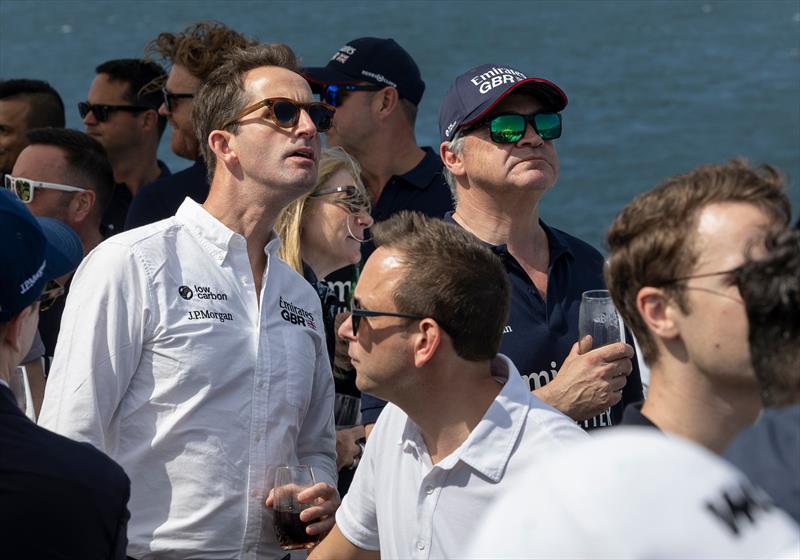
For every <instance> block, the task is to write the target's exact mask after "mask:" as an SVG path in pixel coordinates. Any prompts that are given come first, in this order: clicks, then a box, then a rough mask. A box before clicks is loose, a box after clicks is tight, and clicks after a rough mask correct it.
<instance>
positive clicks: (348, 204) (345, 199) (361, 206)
mask: <svg viewBox="0 0 800 560" xmlns="http://www.w3.org/2000/svg"><path fill="white" fill-rule="evenodd" d="M337 193H344V196H341V197H337V198H336V200H334V201H333V204H336V205H338V206H341V207H342V208H344V209H345V210H346V211H347V212H349V213H350V214H358V213H359V212H369V211H370V207H371V204H370V201H369V199H368V198H367V197H366V196H364V194H363V193H362V192H361V191H359V190H358V188H356V186H355V185H345V186H341V187H330V188H328V189H323V190H321V191H317V192H315V193H313V194H312V195H311V196H310V198H322V197H323V196H328V195H331V194H337Z"/></svg>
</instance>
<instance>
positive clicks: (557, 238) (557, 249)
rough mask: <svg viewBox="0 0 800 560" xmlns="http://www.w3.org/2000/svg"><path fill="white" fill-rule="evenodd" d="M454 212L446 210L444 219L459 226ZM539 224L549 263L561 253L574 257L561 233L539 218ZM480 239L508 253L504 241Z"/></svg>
mask: <svg viewBox="0 0 800 560" xmlns="http://www.w3.org/2000/svg"><path fill="white" fill-rule="evenodd" d="M454 214H455V212H448V213H447V214H445V215H444V221H445V222H448V223H451V224H455V225H457V226H458V227H461V224H459V223H458V222H457V221H455V219H454V218H453V215H454ZM539 225H540V226H542V229H543V230H544V233H545V234H546V235H547V244H548V245H549V246H550V262H551V263H554V262H555V261H556V260H557V259H558V258H559V257H560V256H561V255H563V254H568V255H569V256H571V257H572V258H573V259H574V258H575V254H574V253H573V252H572V249H571V248H570V246H569V243H567V241H566V239H565V238H564V236H563V234H562V233H561V232H560V231H558V230H557V229H554V228H551V227H550V226H548V225H547V224H546V223H544V222H543V221H542V220H541V219H540V220H539ZM481 241H482V242H483V244H484V245H486V246H487V247H489V248H490V249H491V250H492V251H493V252H494V253H495V254H497V255H503V254H507V253H508V245H506V244H505V243H501V244H500V245H492V244H491V243H487V242H486V241H483V240H482V239H481Z"/></svg>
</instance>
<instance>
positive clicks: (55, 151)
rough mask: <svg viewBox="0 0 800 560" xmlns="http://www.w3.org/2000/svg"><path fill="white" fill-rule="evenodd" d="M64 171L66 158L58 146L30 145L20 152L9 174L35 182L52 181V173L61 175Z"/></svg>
mask: <svg viewBox="0 0 800 560" xmlns="http://www.w3.org/2000/svg"><path fill="white" fill-rule="evenodd" d="M66 170H67V158H66V154H65V152H64V150H62V149H61V148H59V147H58V146H48V145H45V144H32V145H30V146H26V147H25V149H23V150H22V152H20V154H19V157H18V158H17V161H16V163H15V164H14V169H13V171H12V172H11V174H12V175H14V176H22V177H25V178H26V179H32V180H35V181H54V178H53V176H52V174H53V173H54V172H55V173H58V174H62V173H66ZM59 179H60V178H59Z"/></svg>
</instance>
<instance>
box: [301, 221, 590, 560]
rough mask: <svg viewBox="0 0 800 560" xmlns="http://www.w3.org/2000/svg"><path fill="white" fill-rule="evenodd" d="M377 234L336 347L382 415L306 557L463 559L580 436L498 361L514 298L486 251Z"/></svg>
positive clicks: (390, 227)
mask: <svg viewBox="0 0 800 560" xmlns="http://www.w3.org/2000/svg"><path fill="white" fill-rule="evenodd" d="M374 235H375V241H376V244H377V245H378V248H377V250H376V251H375V252H374V253H373V254H372V255H371V256H370V258H369V259H368V260H367V263H366V265H365V267H364V270H363V272H362V275H361V278H360V280H359V282H358V285H357V287H356V290H355V297H354V299H353V310H352V315H351V316H350V318H349V319H348V320H347V321H345V323H344V324H343V325H342V327H341V328H340V329H339V335H340V336H342V337H343V338H346V339H347V340H348V341H349V355H350V357H351V359H352V361H353V365H354V367H355V368H356V374H357V377H356V383H357V385H358V388H359V389H361V390H362V391H368V392H369V393H371V394H373V395H376V396H378V397H380V398H382V399H385V400H387V401H389V403H390V404H389V405H387V407H386V408H385V409H384V411H383V413H382V414H381V416H380V418H379V419H378V422H377V423H376V424H375V428H374V430H373V432H372V434H371V435H370V439H369V442H368V443H367V447H366V450H365V452H364V456H363V458H362V459H361V462H360V465H359V467H358V470H357V471H356V475H355V478H354V480H353V484H352V486H351V487H350V491H349V493H348V494H347V496H346V497H345V498H344V501H343V503H342V507H341V508H340V509H339V511H338V512H337V514H336V525H335V526H334V528H333V531H332V532H331V533H330V535H328V537H327V538H326V539H325V540H323V541H322V543H321V544H320V545H319V546H318V547H317V548H316V549H315V550H314V551H313V553H312V554H311V558H312V559H327V558H331V559H336V560H342V559H348V558H378V557H379V556H380V557H381V558H441V557H451V558H463V557H464V550H463V546H464V544H465V541H466V540H467V539H466V537H467V536H468V535H470V534H472V533H473V532H474V531H475V530H477V528H478V527H479V525H480V519H481V512H482V511H484V510H485V508H486V507H487V506H489V505H490V504H491V503H492V502H493V500H494V499H495V497H496V496H497V495H498V493H499V492H500V491H501V490H502V489H503V488H506V489H508V488H513V487H514V486H515V485H517V484H519V483H520V482H521V481H522V480H523V479H525V478H526V477H530V476H536V466H535V463H536V461H537V460H538V459H539V458H541V457H545V456H546V455H547V454H549V453H551V452H552V451H553V450H557V449H559V448H562V447H566V446H567V445H568V444H569V443H571V442H572V441H576V440H581V439H584V438H586V437H588V436H586V435H585V433H584V432H583V430H581V429H580V428H579V427H578V426H577V424H575V423H574V422H573V421H571V420H570V419H569V418H568V417H567V416H565V415H563V414H562V413H560V412H559V411H557V410H556V409H554V408H552V407H550V406H549V405H547V404H545V403H543V402H542V401H540V400H539V399H538V398H537V397H536V396H535V395H532V394H531V393H530V391H529V389H528V387H527V386H526V384H525V383H524V381H523V380H522V378H521V377H520V375H519V372H517V370H516V368H515V367H514V365H513V364H512V363H511V361H510V360H509V359H508V358H506V357H505V356H502V355H498V354H497V348H498V346H499V344H500V337H501V336H502V331H503V327H504V326H505V321H506V318H507V315H508V291H509V289H508V280H507V279H506V274H505V271H504V270H503V265H502V264H501V262H500V260H499V259H498V258H497V257H496V256H494V255H493V254H492V253H491V251H490V250H489V249H488V248H487V247H485V246H484V245H483V244H482V243H481V242H480V241H479V240H478V239H476V238H475V237H473V236H472V235H471V234H470V233H467V232H466V231H464V230H462V229H461V228H458V227H457V226H455V225H452V224H447V223H444V222H443V221H440V220H434V219H431V218H426V217H424V216H422V215H421V214H415V213H409V212H401V213H399V214H397V215H395V216H394V217H392V218H390V219H389V220H387V221H384V222H382V223H380V224H379V225H378V226H375V228H374Z"/></svg>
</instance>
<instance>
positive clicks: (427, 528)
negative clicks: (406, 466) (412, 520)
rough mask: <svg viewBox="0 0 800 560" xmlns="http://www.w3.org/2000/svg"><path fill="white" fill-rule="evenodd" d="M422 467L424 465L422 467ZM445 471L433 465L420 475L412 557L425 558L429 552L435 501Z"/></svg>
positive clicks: (424, 559) (419, 559)
mask: <svg viewBox="0 0 800 560" xmlns="http://www.w3.org/2000/svg"><path fill="white" fill-rule="evenodd" d="M423 468H424V467H423ZM446 474H447V473H446V472H445V471H443V470H442V469H440V468H439V467H433V468H432V469H430V470H429V471H428V473H427V474H426V475H425V476H423V477H422V483H421V484H420V486H419V493H418V494H417V519H418V523H417V534H416V535H415V538H414V550H413V554H414V558H416V559H417V560H427V559H428V557H430V554H431V544H432V535H433V516H434V513H435V512H436V503H437V502H438V501H439V493H440V492H441V491H442V482H443V480H444V477H445V476H446Z"/></svg>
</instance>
